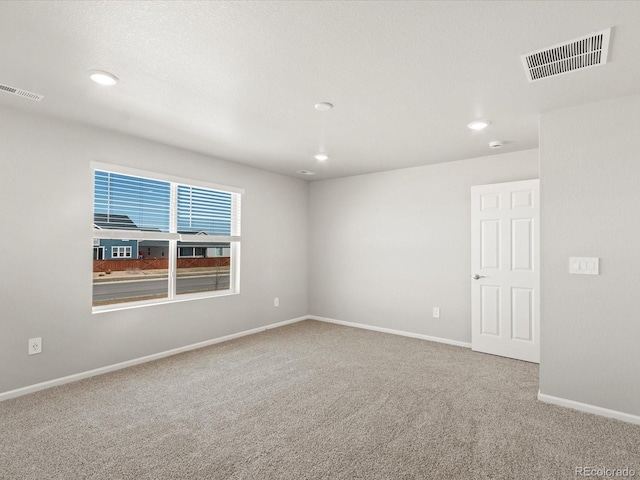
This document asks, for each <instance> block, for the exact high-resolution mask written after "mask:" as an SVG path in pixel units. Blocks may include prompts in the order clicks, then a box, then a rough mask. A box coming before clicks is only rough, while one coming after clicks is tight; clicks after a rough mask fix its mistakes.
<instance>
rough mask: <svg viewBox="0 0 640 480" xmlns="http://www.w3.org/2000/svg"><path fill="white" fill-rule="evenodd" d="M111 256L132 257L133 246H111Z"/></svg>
mask: <svg viewBox="0 0 640 480" xmlns="http://www.w3.org/2000/svg"><path fill="white" fill-rule="evenodd" d="M111 258H131V247H111Z"/></svg>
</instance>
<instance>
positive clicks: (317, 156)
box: [313, 153, 329, 162]
mask: <svg viewBox="0 0 640 480" xmlns="http://www.w3.org/2000/svg"><path fill="white" fill-rule="evenodd" d="M313 157H314V158H315V159H316V160H318V161H320V162H324V161H325V160H327V159H328V158H329V155H327V154H326V153H316V154H315V155H314V156H313Z"/></svg>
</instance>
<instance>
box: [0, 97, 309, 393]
mask: <svg viewBox="0 0 640 480" xmlns="http://www.w3.org/2000/svg"><path fill="white" fill-rule="evenodd" d="M0 131H1V132H2V141H0V172H1V174H0V202H1V205H2V208H0V225H2V231H1V233H0V393H1V392H6V391H9V390H13V389H16V388H19V387H23V386H27V385H32V384H35V383H39V382H43V381H46V380H51V379H55V378H59V377H62V376H66V375H70V374H74V373H78V372H83V371H87V370H90V369H94V368H98V367H103V366H107V365H111V364H115V363H118V362H122V361H126V360H130V359H134V358H138V357H142V356H145V355H150V354H154V353H158V352H162V351H166V350H169V349H173V348H177V347H181V346H185V345H189V344H192V343H196V342H201V341H206V340H209V339H213V338H218V337H221V336H224V335H228V334H232V333H237V332H241V331H244V330H247V329H252V328H256V327H260V326H264V325H268V324H271V323H275V322H279V321H284V320H288V319H292V318H295V317H299V316H303V315H305V314H306V313H307V311H308V305H307V277H308V275H307V215H308V211H307V208H308V190H309V189H308V184H307V183H306V182H304V181H301V180H298V179H294V178H289V177H284V176H281V175H276V174H271V173H267V172H264V171H261V170H257V169H252V168H248V167H244V166H241V165H237V164H233V163H229V162H224V161H220V160H215V159H212V158H209V157H206V156H204V155H198V154H195V153H192V152H188V151H184V150H180V149H176V148H171V147H168V146H164V145H160V144H158V143H153V142H148V141H145V140H141V139H136V138H133V137H128V136H124V135H120V134H116V133H111V132H107V131H104V130H99V129H95V128H91V127H86V126H82V125H79V124H73V123H70V122H63V121H59V120H54V119H48V118H45V117H38V116H32V115H29V114H26V113H23V112H20V111H16V110H9V109H0ZM92 160H96V161H101V162H108V163H114V164H120V165H126V166H129V167H133V168H139V169H144V170H150V171H156V172H161V173H166V174H174V175H177V176H181V177H188V178H189V177H190V178H197V179H203V180H206V181H210V182H214V183H220V184H225V185H231V186H237V187H242V188H244V189H245V191H246V194H245V195H244V197H243V204H242V214H243V218H242V234H243V243H242V264H241V293H240V294H239V295H233V296H227V297H219V298H211V299H203V300H195V301H189V302H181V303H175V304H166V305H157V306H152V307H147V308H138V309H131V310H125V311H116V312H109V313H102V314H96V315H92V313H91V278H92V274H91V270H92V261H91V246H92V227H91V226H92V222H93V213H92V207H93V191H92V188H93V187H92V182H93V177H92V171H91V169H90V167H89V163H90V162H91V161H92ZM275 296H278V297H280V307H279V308H274V307H273V297H275ZM36 336H41V337H42V338H43V353H42V354H41V355H33V356H28V355H27V339H28V338H29V337H36Z"/></svg>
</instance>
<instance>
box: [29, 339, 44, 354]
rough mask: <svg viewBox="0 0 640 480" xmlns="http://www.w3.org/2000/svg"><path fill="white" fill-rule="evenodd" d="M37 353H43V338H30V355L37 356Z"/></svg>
mask: <svg viewBox="0 0 640 480" xmlns="http://www.w3.org/2000/svg"><path fill="white" fill-rule="evenodd" d="M36 353H42V338H41V337H36V338H30V339H29V355H35V354H36Z"/></svg>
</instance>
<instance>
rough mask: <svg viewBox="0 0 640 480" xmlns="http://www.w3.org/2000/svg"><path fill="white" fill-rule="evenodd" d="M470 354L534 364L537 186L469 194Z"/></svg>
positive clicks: (537, 288)
mask: <svg viewBox="0 0 640 480" xmlns="http://www.w3.org/2000/svg"><path fill="white" fill-rule="evenodd" d="M471 209H472V213H471V232H472V242H471V244H472V253H471V263H472V265H471V267H472V268H471V273H472V276H475V277H477V278H473V277H472V280H471V282H472V283H471V301H472V336H471V345H472V348H473V349H474V350H477V351H480V352H485V353H492V354H495V355H502V356H506V357H511V358H517V359H520V360H526V361H530V362H536V363H538V362H539V361H540V299H539V293H538V292H539V291H540V247H539V245H540V232H539V222H540V190H539V180H526V181H522V182H511V183H501V184H494V185H481V186H477V187H472V188H471Z"/></svg>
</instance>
